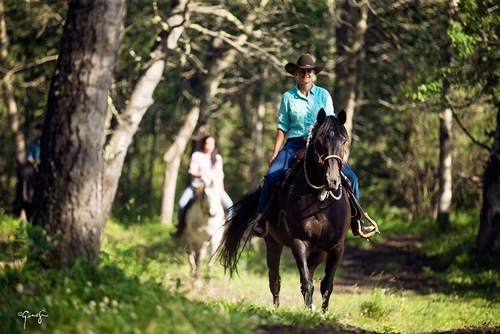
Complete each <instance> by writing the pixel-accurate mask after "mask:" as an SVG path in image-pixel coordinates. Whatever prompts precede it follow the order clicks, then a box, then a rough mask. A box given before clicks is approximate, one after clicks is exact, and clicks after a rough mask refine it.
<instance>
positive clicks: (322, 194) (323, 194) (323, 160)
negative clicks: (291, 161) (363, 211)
mask: <svg viewBox="0 0 500 334" xmlns="http://www.w3.org/2000/svg"><path fill="white" fill-rule="evenodd" d="M313 129H314V125H311V126H310V127H309V130H308V134H307V142H306V153H305V157H304V175H305V177H306V181H307V184H308V185H309V186H310V187H311V188H313V189H315V190H321V192H320V194H319V198H320V200H321V201H323V200H324V199H325V198H326V197H328V195H331V196H332V197H333V199H335V200H339V199H340V198H342V182H341V183H340V189H339V190H340V194H339V195H338V196H335V195H334V194H333V192H332V191H331V190H328V191H327V190H325V185H324V184H323V185H321V186H316V185H314V184H312V183H311V181H310V180H309V176H308V175H307V163H306V162H307V152H308V151H309V145H310V143H311V138H312V133H313V131H312V130H313ZM314 154H315V155H316V158H317V162H318V164H319V165H320V166H323V165H324V164H325V163H326V162H327V161H328V160H330V159H335V160H337V162H338V163H339V166H340V169H342V166H343V165H344V159H342V157H340V156H338V155H336V154H331V155H327V156H326V157H324V158H323V156H322V155H319V154H318V152H317V151H316V149H314Z"/></svg>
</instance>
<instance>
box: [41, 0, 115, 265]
mask: <svg viewBox="0 0 500 334" xmlns="http://www.w3.org/2000/svg"><path fill="white" fill-rule="evenodd" d="M124 7H125V0H74V1H72V2H71V3H70V5H69V9H68V14H67V17H66V23H65V26H64V33H63V37H62V41H61V47H60V50H59V58H58V61H57V64H56V68H55V72H54V76H53V78H52V81H51V86H50V90H49V95H48V102H47V115H46V117H45V122H44V129H43V136H42V141H41V165H40V178H39V183H38V185H37V190H36V194H35V196H36V200H35V201H34V202H35V203H36V209H35V216H34V220H33V222H34V224H35V225H40V226H43V227H44V228H45V230H46V231H47V235H48V240H49V241H50V244H51V249H50V251H48V252H46V253H45V254H43V260H44V262H45V263H46V264H47V265H48V266H49V267H53V268H59V267H70V266H72V265H73V264H74V263H75V261H76V260H77V259H78V258H82V259H83V260H84V261H86V262H89V263H98V262H99V253H100V247H101V235H102V232H103V228H104V227H103V220H102V213H103V212H102V210H101V208H102V206H101V205H102V197H101V194H102V193H101V191H102V175H103V158H102V150H103V145H104V124H105V118H106V110H107V99H108V91H109V87H110V85H111V80H112V75H113V68H114V64H115V61H116V53H117V50H118V46H119V37H120V28H121V23H122V17H123V10H124Z"/></svg>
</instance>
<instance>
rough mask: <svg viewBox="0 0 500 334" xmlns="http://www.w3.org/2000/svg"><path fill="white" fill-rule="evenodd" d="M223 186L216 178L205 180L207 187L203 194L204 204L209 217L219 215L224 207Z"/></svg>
mask: <svg viewBox="0 0 500 334" xmlns="http://www.w3.org/2000/svg"><path fill="white" fill-rule="evenodd" d="M221 203H222V202H221V188H220V187H219V186H218V182H216V181H214V180H205V187H204V189H203V194H202V206H203V209H204V211H205V212H206V213H207V215H208V216H209V217H215V216H216V215H218V214H219V213H220V212H221V210H223V208H222V204H221Z"/></svg>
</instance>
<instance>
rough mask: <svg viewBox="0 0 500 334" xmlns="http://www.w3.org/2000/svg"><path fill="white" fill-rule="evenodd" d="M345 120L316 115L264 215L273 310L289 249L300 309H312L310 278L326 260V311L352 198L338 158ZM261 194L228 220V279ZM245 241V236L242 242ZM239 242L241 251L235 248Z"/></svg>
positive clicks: (244, 202)
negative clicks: (299, 155) (298, 155)
mask: <svg viewBox="0 0 500 334" xmlns="http://www.w3.org/2000/svg"><path fill="white" fill-rule="evenodd" d="M345 119H346V115H345V112H344V111H341V112H340V113H339V119H337V118H336V117H335V116H326V113H325V111H324V110H323V109H321V110H320V111H319V113H318V117H317V124H316V125H315V126H314V130H313V131H311V133H310V134H309V135H308V137H307V142H306V148H305V156H304V157H303V158H301V159H300V160H298V162H297V163H294V164H293V166H292V167H291V169H290V170H289V172H288V174H287V175H286V178H285V179H284V180H283V182H282V183H281V185H280V188H279V191H278V192H277V193H276V194H275V195H274V196H273V197H272V199H271V204H270V206H269V209H268V212H267V219H268V220H269V222H270V223H269V228H268V233H267V234H266V235H265V236H264V241H265V242H266V259H267V266H268V269H269V287H270V289H271V293H272V295H273V301H274V304H275V305H276V306H279V293H280V289H281V278H280V275H279V266H280V260H281V253H282V250H283V247H284V246H285V247H289V248H291V249H292V254H293V256H294V258H295V262H296V264H297V268H298V269H299V273H300V283H301V292H302V295H303V297H304V301H305V304H306V305H307V306H308V307H311V308H313V304H312V300H313V292H314V284H313V277H314V272H315V270H316V268H317V267H318V266H319V265H320V264H321V263H322V262H323V261H324V260H325V259H326V264H325V276H324V278H323V280H322V281H321V295H322V301H323V302H322V309H323V311H326V310H327V309H328V304H329V299H330V295H331V293H332V291H333V278H334V275H335V271H336V269H337V266H338V264H339V262H340V259H341V258H342V255H343V253H344V240H345V237H346V234H347V231H348V229H349V227H350V224H351V207H352V206H351V203H350V197H351V196H350V194H349V190H348V184H347V183H343V179H344V178H343V177H342V175H341V170H342V167H343V165H344V163H345V162H344V160H343V158H342V156H343V154H344V150H345V145H346V143H347V142H348V135H347V131H346V129H345V127H343V125H342V124H343V123H344V122H345ZM260 192H261V189H260V188H257V190H254V191H252V192H250V193H248V194H246V195H244V196H243V197H242V198H241V199H240V200H238V201H237V202H236V204H235V205H234V207H233V209H234V211H233V218H232V219H231V220H229V223H228V227H227V230H226V233H225V235H224V239H223V247H222V251H221V259H222V263H223V265H224V267H225V268H226V269H229V271H230V273H231V274H232V273H233V272H234V271H236V269H237V262H238V260H239V258H240V254H241V250H242V249H243V248H244V246H245V245H246V244H247V243H248V240H249V239H250V237H251V235H250V234H249V233H246V232H247V230H248V229H250V226H251V224H250V221H249V220H250V219H249V218H248V217H249V213H250V212H252V211H253V210H255V209H256V208H257V205H258V202H259V197H260ZM367 218H368V217H367ZM371 222H372V223H373V224H374V232H378V229H377V227H376V223H375V222H373V221H371ZM245 235H248V236H247V238H246V240H245V239H244V236H245ZM242 240H244V243H243V247H240V244H241V242H242ZM240 248H241V250H240Z"/></svg>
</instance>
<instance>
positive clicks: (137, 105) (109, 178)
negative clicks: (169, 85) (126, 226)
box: [102, 0, 189, 223]
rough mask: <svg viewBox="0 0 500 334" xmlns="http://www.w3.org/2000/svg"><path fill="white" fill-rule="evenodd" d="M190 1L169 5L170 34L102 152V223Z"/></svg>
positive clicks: (145, 68) (146, 66)
mask: <svg viewBox="0 0 500 334" xmlns="http://www.w3.org/2000/svg"><path fill="white" fill-rule="evenodd" d="M188 2H189V0H178V1H173V2H172V8H171V10H170V16H169V17H168V18H167V20H166V22H167V25H168V27H169V28H170V30H168V31H165V30H164V31H162V32H161V33H160V36H159V42H158V43H157V44H156V45H155V46H154V47H153V50H152V51H151V54H152V58H151V59H150V60H149V61H148V62H147V63H145V64H144V65H143V68H142V71H141V73H140V74H139V78H138V80H137V83H136V85H135V87H134V90H133V91H132V94H131V96H130V99H129V101H130V102H129V104H128V105H127V107H126V109H125V111H124V112H123V114H121V116H120V121H121V122H120V125H119V126H118V128H117V129H116V130H115V131H114V133H113V135H112V136H111V139H110V140H109V142H108V145H107V146H106V150H105V155H104V159H105V166H104V180H103V215H102V218H103V223H105V222H106V220H107V219H108V217H109V214H110V212H111V207H112V205H113V201H114V198H115V195H116V191H117V189H118V182H119V180H120V176H121V172H122V168H123V163H124V161H125V157H126V155H127V150H128V148H129V146H130V143H131V142H132V139H133V137H134V134H135V133H136V132H137V129H138V127H139V124H140V122H141V120H142V118H143V117H144V114H145V113H146V111H147V109H148V108H149V106H150V105H151V104H152V103H153V97H152V96H153V92H154V90H155V88H156V86H157V85H158V83H159V82H160V80H161V78H162V75H163V70H164V68H165V62H166V61H167V59H168V57H170V56H171V55H172V54H173V53H174V50H175V49H176V48H177V41H178V39H179V37H180V35H181V34H182V32H183V31H184V26H183V24H184V21H185V15H187V14H186V7H187V3H188Z"/></svg>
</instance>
